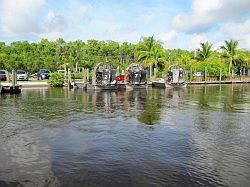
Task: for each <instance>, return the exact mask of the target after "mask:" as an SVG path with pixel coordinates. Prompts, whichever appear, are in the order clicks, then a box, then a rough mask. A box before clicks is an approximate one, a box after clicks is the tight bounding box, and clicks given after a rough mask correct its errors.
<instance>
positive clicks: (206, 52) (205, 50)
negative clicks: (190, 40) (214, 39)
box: [198, 42, 213, 61]
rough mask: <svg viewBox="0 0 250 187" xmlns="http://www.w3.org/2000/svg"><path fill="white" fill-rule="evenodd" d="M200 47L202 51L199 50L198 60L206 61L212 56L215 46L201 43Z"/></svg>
mask: <svg viewBox="0 0 250 187" xmlns="http://www.w3.org/2000/svg"><path fill="white" fill-rule="evenodd" d="M200 45H201V49H199V53H198V59H199V60H201V61H204V60H206V59H207V58H208V57H209V56H210V55H211V53H212V46H213V44H211V43H209V42H206V43H201V44H200Z"/></svg>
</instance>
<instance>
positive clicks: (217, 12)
mask: <svg viewBox="0 0 250 187" xmlns="http://www.w3.org/2000/svg"><path fill="white" fill-rule="evenodd" d="M0 14H1V16H0V41H4V42H6V43H10V42H12V41H14V40H28V41H30V42H33V41H34V42H36V41H39V40H40V39H41V38H48V39H50V40H56V39H58V38H63V39H65V40H66V41H69V40H79V39H80V40H83V41H86V40H88V39H98V40H115V41H118V42H124V41H128V42H132V43H135V42H138V41H139V40H140V38H141V37H142V36H149V35H154V36H155V38H157V39H158V40H161V41H162V42H163V43H164V46H165V47H166V48H182V49H195V48H197V47H199V43H200V42H205V41H210V42H212V43H213V44H214V48H217V47H218V46H220V45H222V44H223V41H224V40H227V39H231V38H232V39H237V40H240V47H241V48H247V49H250V1H249V0H237V1H235V0H209V1H208V0H172V1H171V0H133V1H125V0H119V1H118V0H106V1H104V0H102V1H97V0H0Z"/></svg>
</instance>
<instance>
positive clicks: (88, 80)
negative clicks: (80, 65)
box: [87, 68, 89, 82]
mask: <svg viewBox="0 0 250 187" xmlns="http://www.w3.org/2000/svg"><path fill="white" fill-rule="evenodd" d="M87 82H89V68H87Z"/></svg>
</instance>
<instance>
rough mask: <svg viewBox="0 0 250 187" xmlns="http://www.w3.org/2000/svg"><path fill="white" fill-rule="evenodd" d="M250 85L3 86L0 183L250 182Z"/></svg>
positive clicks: (0, 112)
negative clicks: (6, 90) (11, 89)
mask: <svg viewBox="0 0 250 187" xmlns="http://www.w3.org/2000/svg"><path fill="white" fill-rule="evenodd" d="M249 96H250V85H249V84H244V85H211V86H192V87H189V88H187V89H169V90H157V89H148V90H136V91H129V92H84V91H81V90H77V91H68V90H66V89H55V88H53V89H35V90H30V89H29V90H28V89H27V90H23V92H22V94H21V95H1V96H0V141H1V144H0V153H1V154H0V186H167V185H170V186H181V185H185V186H201V185H203V186H249V185H250V178H249V176H250V169H249V166H250V125H249V121H250V115H249V111H250V100H249V98H250V97H249Z"/></svg>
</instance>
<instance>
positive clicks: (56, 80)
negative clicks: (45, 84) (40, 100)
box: [49, 72, 64, 87]
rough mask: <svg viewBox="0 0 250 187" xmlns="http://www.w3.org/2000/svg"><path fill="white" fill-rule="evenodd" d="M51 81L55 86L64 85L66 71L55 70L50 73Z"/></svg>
mask: <svg viewBox="0 0 250 187" xmlns="http://www.w3.org/2000/svg"><path fill="white" fill-rule="evenodd" d="M49 83H50V84H51V86H53V87H62V86H63V83H64V73H60V72H54V73H51V74H50V77H49Z"/></svg>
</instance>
